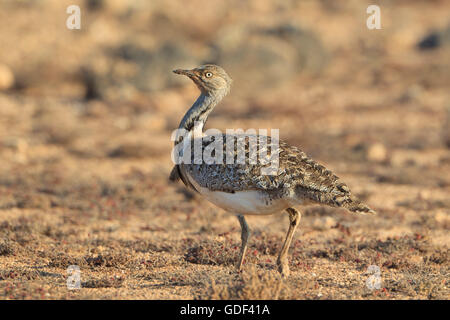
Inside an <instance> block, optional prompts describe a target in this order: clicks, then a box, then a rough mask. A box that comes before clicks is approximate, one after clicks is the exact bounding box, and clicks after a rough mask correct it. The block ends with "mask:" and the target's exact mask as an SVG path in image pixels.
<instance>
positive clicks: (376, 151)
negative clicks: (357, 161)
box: [367, 143, 387, 162]
mask: <svg viewBox="0 0 450 320" xmlns="http://www.w3.org/2000/svg"><path fill="white" fill-rule="evenodd" d="M367 159H368V160H369V161H373V162H383V161H386V159H387V150H386V147H385V146H384V145H383V144H381V143H374V144H372V145H371V146H370V147H369V148H368V149H367Z"/></svg>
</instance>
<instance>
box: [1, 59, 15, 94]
mask: <svg viewBox="0 0 450 320" xmlns="http://www.w3.org/2000/svg"><path fill="white" fill-rule="evenodd" d="M13 85H14V74H13V72H12V71H11V69H10V68H9V67H8V66H6V65H4V64H0V90H7V89H10V88H11V87H12V86H13Z"/></svg>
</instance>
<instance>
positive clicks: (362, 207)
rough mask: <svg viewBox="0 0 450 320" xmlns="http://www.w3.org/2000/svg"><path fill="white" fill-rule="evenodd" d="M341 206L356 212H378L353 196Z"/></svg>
mask: <svg viewBox="0 0 450 320" xmlns="http://www.w3.org/2000/svg"><path fill="white" fill-rule="evenodd" d="M341 206H342V207H344V208H346V209H348V210H350V211H352V212H355V213H360V214H376V212H375V211H374V210H372V209H371V208H370V207H369V206H368V205H366V204H365V203H363V202H361V201H360V200H358V199H356V198H353V197H352V198H349V199H348V200H347V201H345V202H344V203H342V204H341Z"/></svg>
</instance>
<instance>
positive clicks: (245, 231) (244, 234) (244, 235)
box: [237, 215, 250, 271]
mask: <svg viewBox="0 0 450 320" xmlns="http://www.w3.org/2000/svg"><path fill="white" fill-rule="evenodd" d="M237 218H238V220H239V223H240V224H241V241H242V244H241V253H240V256H239V262H238V264H237V269H238V271H241V269H242V263H243V262H244V258H245V252H246V251H247V243H248V238H250V229H249V227H248V225H247V222H246V221H245V218H244V216H243V215H238V216H237Z"/></svg>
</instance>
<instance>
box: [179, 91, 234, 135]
mask: <svg viewBox="0 0 450 320" xmlns="http://www.w3.org/2000/svg"><path fill="white" fill-rule="evenodd" d="M226 94H227V91H226V90H223V91H216V92H213V93H207V94H205V93H202V94H201V95H200V96H199V97H198V98H197V100H196V101H195V102H194V104H193V105H192V107H191V108H190V109H189V110H188V111H187V112H186V114H185V115H184V117H183V119H182V120H181V122H180V126H179V127H178V128H179V129H184V130H187V131H189V132H191V131H194V132H200V133H203V126H204V125H205V123H206V120H207V119H208V116H209V114H210V113H211V111H212V110H213V109H214V107H215V106H216V105H217V104H218V103H219V102H220V101H221V100H222V99H223V97H225V95H226ZM194 129H195V130H194Z"/></svg>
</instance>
